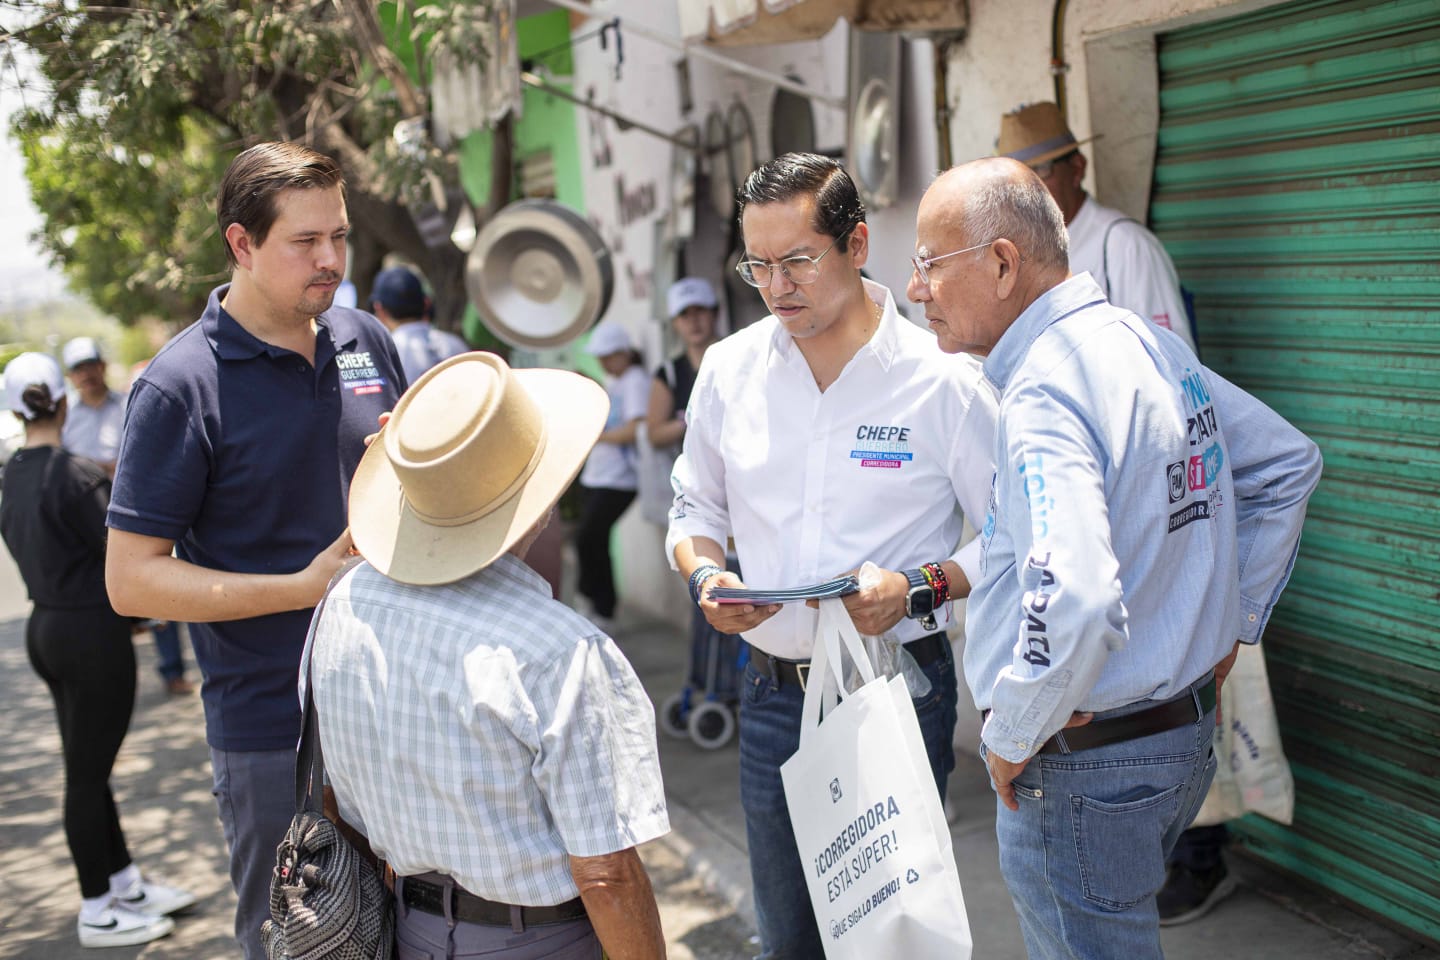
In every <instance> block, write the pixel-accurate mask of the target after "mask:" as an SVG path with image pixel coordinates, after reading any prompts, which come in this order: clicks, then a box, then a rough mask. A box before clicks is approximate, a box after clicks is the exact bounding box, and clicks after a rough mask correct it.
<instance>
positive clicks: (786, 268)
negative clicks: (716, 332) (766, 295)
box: [735, 226, 855, 290]
mask: <svg viewBox="0 0 1440 960" xmlns="http://www.w3.org/2000/svg"><path fill="white" fill-rule="evenodd" d="M853 229H855V228H854V227H853V226H851V227H849V228H848V229H846V231H845V232H844V233H842V234H840V236H838V237H836V238H835V239H834V241H832V242H831V244H830V246H828V247H826V248H825V250H824V252H823V253H821V254H820V256H818V257H786V258H785V259H784V260H781V261H780V262H779V263H778V264H775V263H769V262H767V261H765V260H741V261H740V262H739V263H737V264H735V272H736V273H738V274H740V279H741V280H744V281H745V282H746V283H748V284H750V286H752V287H759V288H760V289H762V290H764V289H766V288H767V287H769V286H770V284H771V282H772V281H774V279H775V267H777V266H778V267H779V268H780V273H781V274H783V275H784V277H785V279H786V280H789V281H790V282H791V283H795V284H806V283H814V282H815V281H816V280H819V279H820V261H821V260H824V259H825V254H827V253H829V252H830V251H831V250H834V249H835V244H837V243H839V242H840V241H841V240H844V239H845V238H846V237H848V236H850V231H851V230H853Z"/></svg>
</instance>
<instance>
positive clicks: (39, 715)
mask: <svg viewBox="0 0 1440 960" xmlns="http://www.w3.org/2000/svg"><path fill="white" fill-rule="evenodd" d="M27 613H28V604H26V603H25V601H24V593H23V589H21V588H19V586H18V580H16V578H15V576H14V570H13V567H12V565H10V564H9V562H8V557H5V556H3V552H0V725H3V727H4V729H6V730H7V731H8V733H9V735H8V736H6V737H4V738H0V852H3V854H4V856H3V861H0V863H3V867H0V958H4V960H83V958H89V957H100V956H107V957H116V958H140V957H144V958H145V960H234V958H235V957H236V956H237V953H238V952H237V951H236V950H235V946H234V940H233V939H232V935H231V925H232V924H233V922H234V910H235V898H234V894H233V893H232V892H231V889H230V884H229V880H228V877H226V876H225V872H224V867H223V865H224V863H225V861H226V857H225V848H224V838H223V837H222V836H221V831H220V824H219V821H218V819H217V818H216V816H215V806H214V801H213V799H212V798H211V796H210V772H209V763H208V759H209V758H208V756H207V755H206V753H205V749H204V742H203V727H204V717H203V712H202V710H201V708H200V701H199V697H198V696H188V697H167V696H166V694H165V691H164V689H163V687H162V686H161V685H160V683H159V681H158V680H157V679H156V676H155V673H154V651H153V644H151V643H150V642H149V641H148V639H146V638H142V639H141V641H140V642H138V643H137V645H136V653H137V658H138V659H139V660H140V675H139V681H140V685H139V690H138V693H137V697H136V704H135V715H134V718H133V719H132V721H131V725H130V733H129V736H128V737H127V738H126V743H125V748H124V749H123V750H122V752H121V756H120V759H119V761H118V762H117V764H116V768H115V771H114V775H113V777H112V784H113V785H114V788H115V792H116V794H117V796H118V797H119V798H120V799H121V815H122V817H123V818H124V822H125V827H126V833H127V838H128V839H129V841H130V845H131V854H132V855H133V856H134V858H135V861H136V863H138V864H139V865H140V866H141V868H142V869H143V870H146V871H148V872H151V873H153V874H155V875H157V876H158V877H160V878H162V879H165V880H168V881H170V882H172V883H175V884H177V885H179V886H183V887H185V888H187V889H189V890H192V891H194V892H195V893H196V894H198V895H199V897H200V901H199V903H197V904H196V905H195V907H193V908H191V909H190V910H187V911H186V912H185V913H184V914H183V915H182V916H180V917H179V918H178V922H177V924H176V929H175V932H174V933H173V934H172V935H171V936H169V937H166V938H164V939H163V940H159V941H156V942H154V943H151V944H147V945H145V946H143V947H130V948H112V949H110V950H107V951H94V950H84V949H81V948H80V947H79V945H78V943H77V942H76V940H75V932H74V931H75V928H74V923H75V900H74V898H75V895H76V891H75V880H74V873H73V869H72V868H71V866H70V861H69V856H68V853H67V852H66V850H65V841H64V835H63V832H62V831H61V830H60V829H59V825H58V823H57V822H56V801H57V797H58V793H59V784H58V783H57V782H56V780H55V778H56V776H57V775H58V771H57V765H56V762H55V757H56V756H57V755H58V753H59V736H58V733H57V731H56V727H55V724H54V713H53V705H52V704H51V702H50V699H49V695H48V694H47V693H46V691H45V689H44V686H43V685H42V684H41V683H40V682H39V680H38V679H37V678H35V676H34V674H33V673H32V671H31V670H30V667H29V664H28V662H27V661H26V656H25V643H24V624H25V620H24V617H25V615H26V614H27ZM616 634H617V638H616V639H617V641H618V642H619V644H620V646H621V648H622V649H623V650H624V651H625V652H626V654H627V655H628V656H629V657H630V659H631V661H632V662H633V663H634V664H635V668H636V670H637V672H638V673H639V674H640V677H641V679H642V680H643V681H644V683H645V686H646V689H647V690H648V691H649V693H650V695H651V698H652V699H653V700H654V701H655V703H656V704H657V706H658V705H659V704H660V703H661V702H663V701H664V700H665V698H666V697H668V696H670V695H671V694H673V693H675V692H676V691H677V690H679V689H680V686H681V685H682V683H683V681H684V676H685V674H686V669H685V660H686V655H687V650H688V648H689V640H688V637H686V636H684V635H682V634H680V633H679V632H677V631H676V630H675V629H674V628H673V627H672V626H670V625H669V624H665V623H661V622H660V621H658V620H655V619H651V618H644V617H640V616H628V617H625V618H622V621H621V623H620V626H619V627H618V629H617V630H616ZM962 697H963V694H962ZM969 722H970V723H973V720H972V721H969ZM962 727H965V723H962ZM974 734H978V725H976V726H975V727H974V730H973V733H967V732H962V734H961V736H962V737H964V736H973V735H974ZM960 753H961V755H960V758H959V763H960V765H959V767H958V769H957V770H956V771H955V773H954V774H953V775H952V776H951V779H950V791H949V797H948V798H947V800H948V806H949V810H950V814H951V821H952V824H953V837H954V842H955V853H956V860H957V861H958V863H959V865H960V872H961V881H962V883H963V884H964V889H965V900H966V906H967V909H968V912H969V916H970V922H971V927H972V930H973V933H974V937H975V954H974V956H975V958H976V960H1020V958H1023V957H1024V949H1023V947H1022V946H1021V943H1020V933H1019V928H1018V926H1017V924H1016V921H1015V915H1014V911H1013V909H1012V907H1011V904H1010V898H1009V895H1008V894H1007V893H1006V891H1005V887H1004V884H1003V882H1002V881H1001V879H1000V872H999V867H998V865H997V864H998V861H997V853H996V844H995V833H994V817H995V802H994V798H993V794H992V793H991V792H990V787H989V782H988V779H987V777H986V775H985V770H984V767H983V766H982V765H981V764H980V761H979V759H978V758H977V757H976V756H975V755H974V752H973V751H965V750H962V751H960ZM660 761H661V766H662V768H663V770H664V775H665V785H666V789H667V792H668V794H669V798H670V821H671V825H672V827H673V829H672V832H671V833H670V835H669V836H668V837H666V838H665V839H664V840H662V841H659V842H661V843H664V844H666V845H667V846H668V847H669V848H670V849H671V850H674V851H675V852H677V853H678V854H679V855H680V856H681V857H683V858H684V860H685V861H686V863H687V864H688V865H689V866H690V868H691V869H693V870H694V871H695V872H696V873H698V874H699V875H700V876H701V877H702V879H703V880H704V881H705V883H706V885H707V886H708V887H709V888H710V889H711V890H713V891H714V892H715V893H717V894H718V895H719V896H720V897H721V898H722V899H724V900H725V901H727V902H728V903H729V904H731V905H732V906H733V907H734V909H735V911H736V913H737V914H738V915H739V917H740V918H741V919H742V920H743V921H744V923H745V924H746V925H747V926H749V927H750V928H751V929H753V923H754V916H753V910H752V906H751V903H750V896H749V889H750V883H749V870H748V865H747V862H746V854H745V826H744V820H743V817H742V816H741V813H740V802H739V786H738V779H739V778H738V765H737V760H736V751H735V745H734V741H733V740H732V741H731V743H730V744H729V745H727V746H725V747H722V748H721V749H719V750H713V751H712V750H703V749H701V748H699V747H697V746H696V745H694V744H693V743H691V742H690V741H688V740H674V739H671V738H669V737H667V736H665V735H663V734H662V735H661V738H660ZM777 815H778V816H783V815H784V813H783V811H777ZM1230 862H1231V865H1232V870H1233V872H1235V873H1236V874H1237V875H1238V877H1239V879H1240V881H1241V888H1240V891H1239V892H1238V893H1236V894H1235V895H1234V896H1233V897H1231V898H1230V899H1228V900H1226V901H1225V902H1224V903H1222V904H1221V905H1220V906H1219V907H1217V908H1216V910H1215V911H1214V912H1213V913H1212V914H1211V915H1210V916H1207V917H1205V918H1204V919H1202V920H1199V921H1196V922H1195V923H1192V924H1189V925H1187V926H1184V927H1178V928H1174V929H1172V930H1168V931H1166V932H1165V933H1164V944H1165V951H1166V955H1167V957H1169V958H1170V960H1202V958H1203V960H1215V958H1216V957H1217V956H1218V957H1221V958H1234V960H1281V958H1284V960H1291V958H1295V957H1305V958H1306V960H1389V958H1404V960H1440V952H1436V951H1434V950H1431V949H1429V948H1427V947H1424V946H1421V945H1419V944H1415V943H1413V942H1411V941H1409V940H1407V939H1406V938H1404V937H1403V936H1401V935H1399V934H1397V933H1395V932H1394V931H1393V930H1390V929H1389V928H1387V927H1383V926H1380V925H1379V924H1377V923H1375V922H1373V921H1371V920H1368V919H1367V918H1365V917H1361V916H1359V915H1357V914H1355V913H1354V912H1353V911H1351V910H1350V909H1348V908H1346V907H1345V906H1343V905H1341V904H1340V903H1338V902H1336V901H1334V900H1331V899H1329V898H1327V897H1325V896H1324V895H1323V894H1321V893H1317V892H1314V891H1312V890H1310V889H1309V888H1307V887H1305V886H1304V885H1303V884H1302V883H1300V882H1299V881H1296V880H1294V879H1292V878H1288V877H1285V876H1281V875H1279V874H1276V873H1273V872H1271V871H1269V870H1267V869H1266V868H1264V867H1263V866H1261V865H1260V864H1258V863H1256V862H1254V861H1251V860H1248V859H1246V858H1244V857H1240V856H1234V855H1232V857H1231V860H1230ZM671 916H674V915H671ZM726 923H727V924H728V923H729V921H726ZM679 952H680V951H678V950H677V953H679ZM695 955H697V956H698V955H700V953H699V951H696V953H695ZM705 955H706V956H713V955H715V954H713V953H712V952H709V951H707V952H706V953H705ZM749 955H750V952H749V951H746V952H745V953H744V956H749ZM737 960H743V957H741V956H738V955H737ZM914 960H924V958H914Z"/></svg>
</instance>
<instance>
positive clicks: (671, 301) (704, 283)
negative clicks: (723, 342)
mask: <svg viewBox="0 0 1440 960" xmlns="http://www.w3.org/2000/svg"><path fill="white" fill-rule="evenodd" d="M718 303H719V301H718V300H716V299H715V288H714V287H712V286H710V281H709V280H706V279H705V278H704V277H686V278H684V279H683V280H676V281H675V282H674V283H672V284H670V290H669V291H668V292H667V293H666V294H665V309H666V310H668V311H669V316H670V317H671V318H672V319H673V318H675V317H678V316H680V314H682V313H684V312H685V311H686V310H688V309H689V308H690V307H704V308H705V309H707V310H714V309H715V307H716V306H717V305H718Z"/></svg>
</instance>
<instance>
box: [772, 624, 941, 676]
mask: <svg viewBox="0 0 1440 960" xmlns="http://www.w3.org/2000/svg"><path fill="white" fill-rule="evenodd" d="M949 647H950V638H949V637H947V636H946V635H945V633H944V632H943V631H942V632H940V633H932V634H929V635H928V636H924V637H921V638H920V639H919V640H912V641H911V642H910V643H907V644H905V650H906V651H907V652H908V653H909V654H910V656H912V657H914V658H915V663H916V665H917V666H921V667H928V666H930V664H932V663H934V662H935V661H936V660H939V659H940V658H941V657H942V656H943V655H944V654H945V651H946V650H947V649H949ZM750 662H751V663H752V664H754V665H755V672H756V673H758V674H760V676H762V677H769V678H770V679H772V680H774V681H775V682H776V683H777V684H779V685H780V686H782V687H783V686H784V685H785V684H787V683H793V684H797V685H798V686H799V687H800V689H801V690H804V689H805V681H806V679H807V678H808V677H809V676H810V661H809V660H781V659H780V658H779V657H772V656H770V654H768V653H764V652H762V651H760V650H757V649H756V648H754V647H751V648H750Z"/></svg>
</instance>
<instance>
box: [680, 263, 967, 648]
mask: <svg viewBox="0 0 1440 960" xmlns="http://www.w3.org/2000/svg"><path fill="white" fill-rule="evenodd" d="M865 292H866V294H867V295H868V296H869V297H870V298H871V299H872V300H873V301H874V302H875V303H877V304H881V305H882V306H883V311H882V313H881V317H880V324H879V327H878V328H877V329H876V331H875V334H874V336H872V337H871V338H870V341H869V342H868V343H867V344H865V345H864V346H863V347H861V348H860V350H859V351H858V352H857V353H856V354H855V356H854V357H852V358H851V360H850V362H849V363H848V364H847V365H846V366H845V369H844V370H843V371H841V373H840V376H839V378H837V379H836V381H835V382H834V383H833V384H831V385H830V387H829V388H828V389H827V390H825V392H824V393H821V392H820V389H819V388H818V387H817V386H816V384H815V377H814V375H813V374H812V373H811V371H810V367H809V364H808V363H807V362H806V360H805V357H804V355H803V354H801V352H800V350H799V348H798V347H796V345H795V342H794V340H793V339H792V338H791V337H790V335H789V334H788V333H787V332H786V331H785V329H784V327H783V326H781V324H780V322H779V321H778V320H777V319H776V318H775V317H773V316H770V317H766V318H765V319H764V320H761V321H760V322H758V323H755V324H753V325H751V326H749V327H746V328H745V329H743V330H741V331H739V332H738V333H735V334H733V335H731V336H730V337H727V338H726V339H724V340H722V341H720V342H719V343H717V344H715V345H714V346H712V347H711V348H710V349H709V350H708V351H706V353H705V362H704V363H703V364H701V366H700V372H699V375H698V376H697V377H696V380H695V388H694V391H693V392H692V393H691V395H690V405H689V407H688V408H687V410H686V413H685V422H686V424H687V428H686V431H685V446H684V452H683V453H682V454H681V456H680V458H679V459H678V460H677V461H676V463H675V471H674V474H673V476H672V484H673V486H674V487H675V502H674V506H673V507H672V508H671V512H670V530H669V535H668V536H667V538H666V542H665V549H666V551H667V552H668V553H669V554H670V557H671V563H672V564H673V563H674V551H675V545H676V544H677V543H679V542H680V541H681V540H684V539H686V538H688V537H709V538H710V539H712V540H715V541H717V542H719V543H721V544H724V543H725V540H726V537H728V536H730V535H732V534H733V535H734V538H735V549H736V553H737V555H738V556H739V559H740V570H741V575H742V577H743V578H744V581H745V583H746V585H748V586H750V587H755V588H772V587H773V588H783V587H796V586H803V585H806V584H812V583H817V582H820V581H824V580H829V579H831V578H832V577H836V576H839V575H840V574H843V573H845V572H847V571H850V570H855V569H856V568H858V567H859V566H860V565H861V564H862V563H864V562H865V561H866V560H871V561H874V562H875V563H876V564H878V565H879V566H881V567H883V568H885V569H887V570H903V569H906V568H913V567H918V566H919V565H920V564H922V563H930V562H937V561H941V560H945V559H947V558H953V559H956V561H957V562H958V563H959V564H960V566H961V569H963V570H964V571H965V575H966V576H967V577H969V578H970V580H971V582H972V583H974V582H976V581H977V580H978V579H979V566H978V559H979V558H978V552H977V551H978V547H977V546H976V545H975V544H974V543H973V542H972V544H971V545H970V546H967V547H965V548H964V549H962V550H957V546H958V545H959V542H960V537H961V532H962V529H963V526H964V521H965V518H967V517H969V518H971V519H972V526H973V525H975V524H974V523H973V521H976V520H978V519H979V518H980V517H982V516H984V510H985V504H986V499H987V497H988V495H989V490H990V479H991V475H992V473H993V472H994V466H993V461H992V460H991V456H992V451H993V444H994V430H995V396H994V394H993V392H992V391H991V390H990V388H989V387H988V386H987V385H985V384H984V382H983V380H982V377H981V373H980V365H979V363H978V362H977V361H976V360H974V359H973V358H971V357H968V356H949V355H946V354H944V353H942V352H941V351H940V348H939V346H937V345H936V342H935V337H934V336H933V335H932V334H930V333H929V332H928V331H925V330H921V329H920V328H919V327H917V326H915V325H914V324H912V323H910V322H909V321H907V320H905V319H903V318H902V317H901V316H900V314H899V313H898V312H897V311H896V309H895V301H894V299H893V298H892V297H891V296H890V292H889V291H888V290H886V289H885V288H884V287H883V286H880V285H879V284H876V283H872V282H870V281H868V280H867V281H865ZM717 559H718V558H717ZM936 619H937V621H938V622H939V624H940V626H942V627H943V626H944V625H945V624H947V623H948V622H949V621H950V607H949V605H948V604H947V605H945V606H944V607H943V608H941V609H940V610H938V611H936ZM815 623H816V612H815V611H814V610H812V609H810V608H808V607H806V606H805V605H804V604H798V603H791V604H786V605H785V606H784V607H783V608H782V609H781V611H780V612H779V613H777V614H776V615H775V616H773V617H771V618H770V619H769V620H766V621H765V622H764V623H762V624H760V625H759V626H757V627H755V628H754V629H753V630H750V631H747V632H746V634H745V639H746V640H747V641H749V642H750V643H752V644H754V645H755V646H756V647H758V648H759V649H761V650H763V651H765V652H766V653H769V654H771V655H772V656H776V657H783V658H786V659H795V660H803V659H807V658H808V657H809V656H810V651H811V648H812V646H813V643H814V633H815ZM892 632H893V633H894V635H895V637H896V638H897V639H899V640H900V641H901V642H909V641H911V640H916V639H919V638H920V637H922V636H924V635H925V633H926V631H925V629H924V628H923V627H922V626H921V625H920V623H919V621H917V620H901V621H900V623H898V624H897V625H896V626H895V627H894V629H893V631H892Z"/></svg>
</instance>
